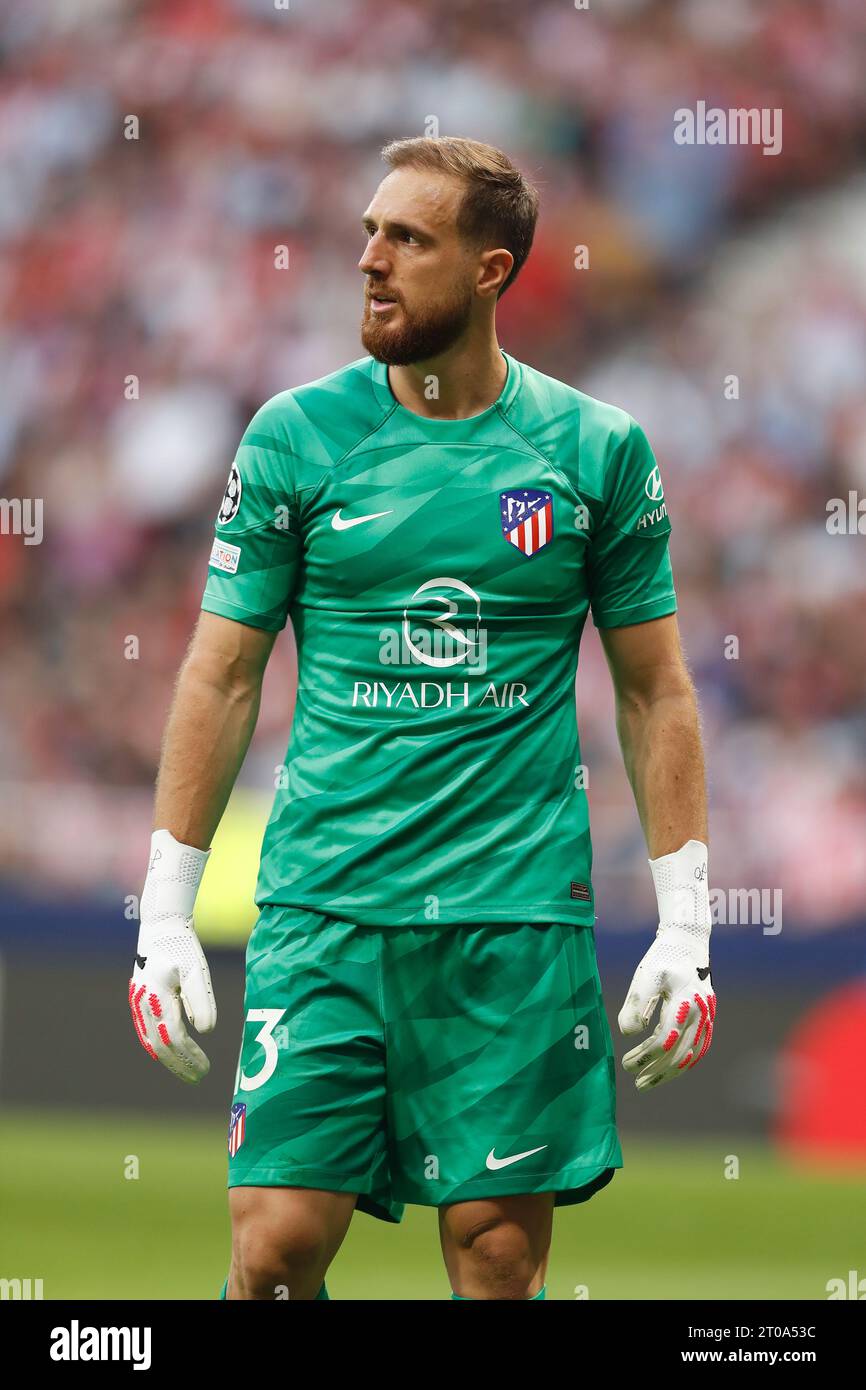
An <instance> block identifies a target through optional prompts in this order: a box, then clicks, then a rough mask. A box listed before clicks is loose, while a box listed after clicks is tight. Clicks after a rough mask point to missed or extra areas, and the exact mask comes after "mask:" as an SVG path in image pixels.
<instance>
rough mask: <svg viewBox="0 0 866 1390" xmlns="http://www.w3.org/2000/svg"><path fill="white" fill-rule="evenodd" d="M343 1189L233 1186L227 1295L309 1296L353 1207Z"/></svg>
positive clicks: (340, 1240) (316, 1289)
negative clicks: (263, 1288)
mask: <svg viewBox="0 0 866 1390" xmlns="http://www.w3.org/2000/svg"><path fill="white" fill-rule="evenodd" d="M355 1200H356V1199H355V1196H354V1194H353V1193H349V1192H326V1191H322V1190H320V1189H315V1188H300V1187H233V1188H232V1189H231V1191H230V1192H229V1214H230V1216H231V1226H232V1264H231V1270H230V1273H229V1279H228V1286H227V1297H228V1298H230V1299H231V1298H249V1297H253V1296H255V1292H259V1293H260V1292H261V1287H262V1286H264V1285H265V1284H266V1285H267V1296H268V1297H270V1298H285V1299H313V1298H315V1296H316V1294H317V1293H318V1292H319V1289H320V1288H321V1286H322V1283H323V1282H324V1278H325V1274H326V1273H327V1270H328V1266H329V1265H330V1263H331V1261H332V1260H333V1258H334V1256H335V1255H336V1253H337V1251H338V1250H339V1248H340V1246H341V1245H342V1243H343V1240H344V1238H345V1235H346V1232H347V1231H348V1229H349V1225H350V1222H351V1220H352V1213H353V1211H354V1209H355Z"/></svg>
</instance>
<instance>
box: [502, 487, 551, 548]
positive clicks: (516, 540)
mask: <svg viewBox="0 0 866 1390" xmlns="http://www.w3.org/2000/svg"><path fill="white" fill-rule="evenodd" d="M499 511H500V516H501V520H502V534H503V536H504V537H505V539H506V540H507V541H508V542H510V544H511V545H513V546H515V547H516V548H517V549H518V550H520V551H522V553H523V554H524V555H535V554H536V553H537V552H538V551H539V550H541V549H542V548H543V547H544V546H545V545H547V543H548V541H550V540H552V539H553V497H552V496H551V494H550V493H549V492H544V491H542V490H541V489H540V488H534V487H521V488H515V490H514V491H513V492H500V494H499Z"/></svg>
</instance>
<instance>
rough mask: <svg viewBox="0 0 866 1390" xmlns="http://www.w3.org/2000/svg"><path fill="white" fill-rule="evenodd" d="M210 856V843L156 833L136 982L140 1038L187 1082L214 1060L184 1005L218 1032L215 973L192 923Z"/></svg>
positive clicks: (134, 1006) (132, 989) (206, 1028)
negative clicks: (203, 845)
mask: <svg viewBox="0 0 866 1390" xmlns="http://www.w3.org/2000/svg"><path fill="white" fill-rule="evenodd" d="M209 855H210V850H209V849H208V850H202V849H194V848H193V847H192V845H182V844H181V843H180V842H179V841H178V840H176V839H175V838H174V836H173V835H172V834H171V832H170V831H168V830H155V831H154V833H153V837H152V839H151V842H150V867H149V868H148V871H147V879H146V880H145V884H144V892H143V893H142V895H141V911H140V923H139V932H138V947H137V950H136V956H135V968H134V970H133V973H132V979H131V980H130V982H129V1007H130V1009H131V1010H132V1021H133V1023H134V1024H135V1031H136V1033H137V1035H138V1040H139V1042H140V1043H141V1045H142V1047H143V1048H144V1050H145V1052H147V1053H148V1054H149V1055H150V1056H151V1057H153V1058H154V1060H155V1061H159V1062H162V1064H163V1066H166V1067H168V1069H169V1071H171V1072H174V1074H175V1076H179V1077H180V1079H181V1080H182V1081H201V1079H202V1077H203V1076H207V1074H208V1072H209V1071H210V1062H209V1061H208V1059H207V1057H206V1056H205V1054H204V1053H203V1052H202V1050H201V1048H200V1047H199V1046H198V1043H196V1042H194V1041H193V1039H192V1038H191V1037H190V1036H189V1033H188V1032H187V1030H186V1024H185V1023H184V1021H183V1014H182V1013H181V1007H180V1006H181V1004H183V1008H184V1012H185V1013H186V1016H187V1018H188V1019H189V1021H190V1023H191V1024H192V1025H193V1027H194V1028H195V1029H197V1031H198V1032H199V1033H210V1032H211V1030H212V1029H213V1028H214V1027H215V1025H216V1018H217V1011H216V1000H215V999H214V995H213V987H212V985H211V980H210V971H209V970H208V965H207V961H206V960H205V955H204V951H203V950H202V948H201V945H200V944H199V939H198V937H197V936H196V934H195V931H194V929H193V925H192V912H193V905H194V903H195V895H196V893H197V892H198V886H199V884H200V883H201V877H202V874H203V873H204V870H205V865H206V863H207V861H208V856H209Z"/></svg>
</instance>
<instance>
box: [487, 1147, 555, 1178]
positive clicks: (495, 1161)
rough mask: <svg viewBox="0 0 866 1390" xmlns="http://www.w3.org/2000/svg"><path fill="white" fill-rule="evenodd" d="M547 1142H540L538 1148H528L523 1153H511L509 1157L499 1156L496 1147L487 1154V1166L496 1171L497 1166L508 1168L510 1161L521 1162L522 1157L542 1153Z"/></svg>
mask: <svg viewBox="0 0 866 1390" xmlns="http://www.w3.org/2000/svg"><path fill="white" fill-rule="evenodd" d="M546 1148H547V1145H546V1144H540V1145H539V1146H538V1148H537V1149H527V1150H526V1152H525V1153H522V1154H511V1155H510V1157H509V1158H497V1157H496V1149H495V1147H494V1148H492V1149H491V1150H490V1153H489V1154H488V1155H487V1167H488V1168H491V1169H493V1171H494V1172H495V1171H496V1169H497V1168H507V1167H508V1165H509V1163H519V1162H520V1160H521V1159H522V1158H529V1157H530V1156H531V1155H532V1154H540V1153H541V1150H542V1149H546Z"/></svg>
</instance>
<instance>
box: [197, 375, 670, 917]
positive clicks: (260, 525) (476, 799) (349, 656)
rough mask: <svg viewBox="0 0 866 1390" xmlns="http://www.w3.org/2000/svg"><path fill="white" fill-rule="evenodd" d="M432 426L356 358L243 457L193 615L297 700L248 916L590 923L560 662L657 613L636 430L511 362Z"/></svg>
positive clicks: (654, 500)
mask: <svg viewBox="0 0 866 1390" xmlns="http://www.w3.org/2000/svg"><path fill="white" fill-rule="evenodd" d="M503 356H504V357H505V361H506V364H507V368H508V375H507V379H506V382H505V385H504V387H503V390H502V393H501V395H500V396H499V399H498V400H497V401H495V402H494V404H493V405H491V406H490V407H489V408H488V409H487V410H485V411H482V413H481V414H480V415H474V416H472V417H471V418H469V419H465V420H434V419H428V418H425V417H424V416H420V415H417V414H415V413H414V412H413V411H410V410H407V409H406V408H405V407H404V406H402V405H400V404H399V403H398V401H397V400H396V399H395V397H394V395H393V393H392V391H391V388H390V385H389V381H388V369H387V367H386V366H385V365H384V364H382V363H379V362H377V361H375V360H374V359H373V358H370V357H364V358H361V359H360V360H359V361H357V362H353V363H351V364H350V365H349V366H347V367H345V368H343V369H342V370H340V371H338V372H335V373H333V374H332V375H330V376H327V377H324V378H323V379H322V380H320V381H316V382H313V383H311V384H310V385H307V386H301V387H296V388H294V389H292V390H290V391H284V392H281V393H280V394H279V395H277V396H274V397H273V399H271V400H269V401H268V402H267V403H266V404H265V405H263V406H262V408H261V409H260V410H259V411H258V412H257V414H256V415H255V416H254V417H253V419H252V421H251V423H250V425H249V427H248V429H247V430H246V433H245V434H244V436H243V439H242V440H241V443H240V446H239V449H238V453H237V457H236V459H235V461H234V463H233V465H232V468H231V472H230V476H229V482H228V486H227V488H226V493H225V496H224V498H223V502H222V506H221V507H220V511H219V515H218V518H217V526H216V538H215V540H214V544H213V550H212V552H211V559H210V570H209V576H208V581H207V586H206V588H205V592H204V598H203V600H202V607H203V608H205V609H207V611H208V612H210V613H217V614H221V615H222V616H223V617H226V618H232V619H235V620H236V621H237V622H242V623H248V624H251V625H252V626H254V627H261V628H266V629H268V630H270V631H276V630H279V629H280V628H282V627H283V626H284V625H285V623H286V620H287V618H289V617H290V618H291V621H292V626H293V629H294V632H295V637H296V641H297V648H298V696H297V705H296V710H295V716H294V721H293V725H292V731H291V738H290V741H289V747H288V752H287V755H286V764H285V775H284V776H282V777H280V778H279V779H278V790H277V793H276V796H275V799H274V805H273V810H272V812H271V816H270V820H269V822H268V827H267V830H266V832H265V837H264V843H263V846H262V859H261V867H260V871H259V879H258V885H257V890H256V902H257V903H258V904H259V905H264V904H266V903H274V904H281V905H285V906H290V907H300V908H307V909H309V910H311V911H314V912H318V913H322V914H326V915H328V916H331V917H337V918H342V919H345V920H347V921H350V922H356V923H359V924H362V925H371V926H380V925H381V926H387V925H398V924H406V925H412V924H416V925H422V924H424V923H425V922H429V923H461V922H482V921H495V922H508V921H519V922H532V921H535V922H573V923H591V922H592V921H593V920H594V915H595V914H594V910H593V894H592V886H591V879H590V870H591V861H592V848H591V844H590V836H589V817H588V809H587V798H586V790H585V787H586V780H587V779H586V776H585V772H584V769H583V766H582V760H581V752H580V743H579V740H578V732H577V720H576V713H575V673H576V668H577V655H578V646H579V643H580V638H581V633H582V630H583V625H584V622H585V621H586V615H587V612H588V610H589V609H590V607H591V608H592V613H593V621H594V622H595V624H596V626H598V627H620V626H623V625H625V624H628V623H640V622H645V621H647V620H648V619H651V618H659V617H662V616H663V615H665V614H668V613H673V612H674V611H675V609H676V597H675V594H674V587H673V581H672V576H671V567H670V560H669V556H668V534H669V531H670V522H669V520H668V516H667V507H666V504H665V501H664V496H663V490H662V484H661V479H660V476H659V470H658V465H657V464H656V461H655V459H654V457H653V454H652V451H651V449H650V446H649V444H648V443H647V440H646V436H645V435H644V433H643V431H642V430H641V429H640V427H639V426H638V425H637V424H636V423H635V422H634V420H632V419H631V417H630V416H628V415H627V414H625V412H624V411H622V410H619V409H617V408H616V407H614V406H610V405H605V404H603V403H601V402H600V401H597V400H594V399H592V398H591V397H590V396H586V395H584V394H583V393H582V392H580V391H577V390H575V389H574V388H573V387H571V386H567V385H564V384H563V383H562V382H560V381H556V380H554V379H553V378H551V377H548V376H544V375H543V374H542V373H541V372H538V371H535V370H534V369H533V368H531V367H528V366H527V365H526V364H525V363H521V362H518V361H517V360H516V359H515V358H513V357H512V356H510V355H509V354H507V353H505V354H503Z"/></svg>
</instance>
